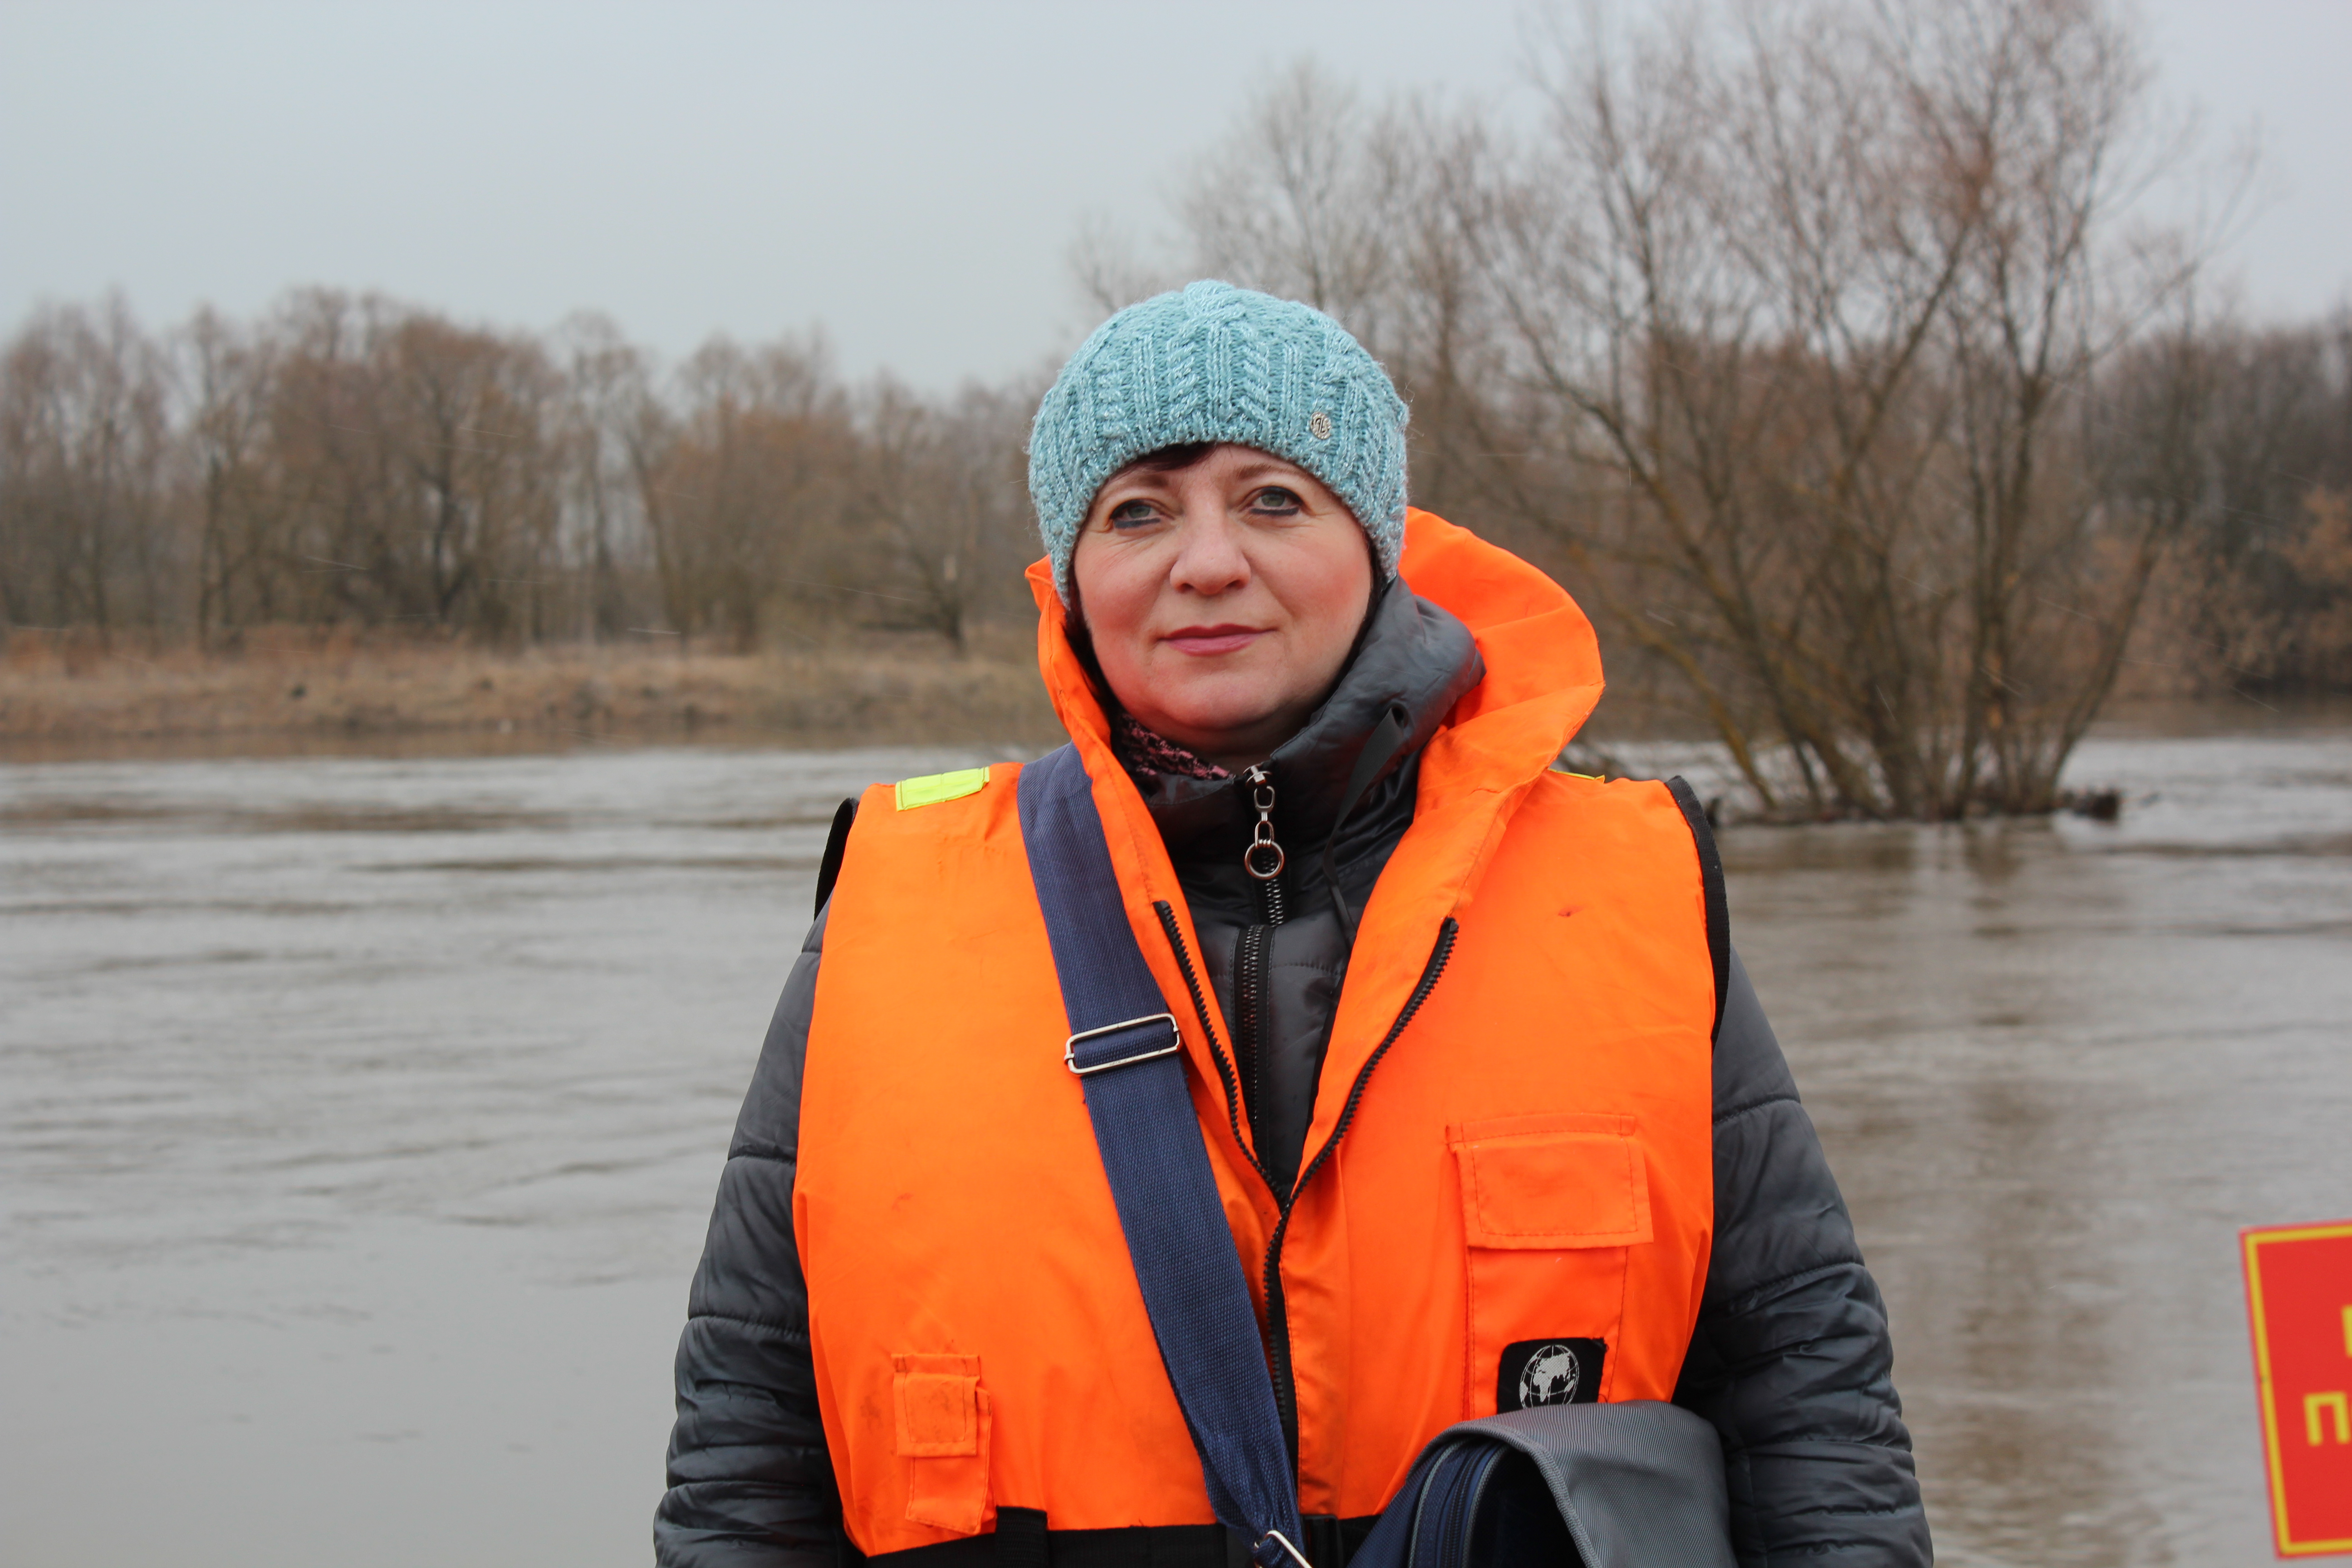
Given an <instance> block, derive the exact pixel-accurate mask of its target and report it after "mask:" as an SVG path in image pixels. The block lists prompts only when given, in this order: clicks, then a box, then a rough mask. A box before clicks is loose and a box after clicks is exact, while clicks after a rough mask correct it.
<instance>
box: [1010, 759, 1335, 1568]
mask: <svg viewBox="0 0 2352 1568" xmlns="http://www.w3.org/2000/svg"><path fill="white" fill-rule="evenodd" d="M1016 804H1017V806H1018V809H1019V812H1020V816H1021V841H1022V844H1023V847H1024V848H1026V849H1027V851H1028V855H1029V875H1030V879H1031V880H1032V881H1033V882H1034V884H1035V885H1036V889H1037V907H1038V909H1039V910H1041V911H1043V913H1044V914H1045V935H1046V937H1047V939H1048V941H1049V942H1051V944H1052V946H1053V950H1054V973H1055V978H1056V979H1058V980H1059V981H1060V982H1061V986H1062V1007H1063V1011H1064V1012H1065V1013H1066V1015H1067V1016H1068V1018H1069V1023H1070V1037H1069V1040H1068V1042H1067V1044H1066V1045H1065V1046H1064V1047H1063V1055H1062V1059H1063V1061H1064V1062H1065V1063H1066V1065H1067V1066H1068V1068H1069V1069H1070V1071H1071V1072H1073V1073H1075V1074H1076V1075H1077V1079H1078V1083H1079V1086H1080V1089H1081V1092H1083V1093H1084V1095H1085V1096H1086V1102H1087V1117H1088V1119H1089V1120H1091V1121H1093V1123H1094V1129H1095V1148H1096V1151H1097V1152H1098V1153H1099V1154H1100V1155H1101V1156H1102V1163H1103V1173H1104V1174H1105V1175H1106V1176H1108V1178H1109V1179H1110V1195H1111V1201H1112V1203H1113V1204H1114V1205H1117V1207H1118V1224H1119V1229H1120V1230H1121V1232H1123V1233H1124V1234H1125V1236H1126V1237H1127V1253H1128V1260H1129V1263H1131V1264H1132V1265H1133V1266H1134V1268H1135V1279H1136V1283H1137V1284H1138V1285H1139V1286H1140V1287H1141V1289H1142V1292H1143V1306H1144V1310H1145V1311H1146V1312H1147V1313H1149V1314H1150V1319H1151V1332H1152V1336H1153V1337H1154V1338H1155V1339H1157V1340H1158V1341H1159V1342H1160V1361H1161V1362H1162V1363H1164V1364H1165V1365H1166V1367H1167V1369H1168V1381H1169V1384H1171V1386H1172V1387H1173V1388H1174V1389H1175V1391H1176V1403H1177V1404H1178V1405H1180V1406H1181V1407H1182V1409H1183V1412H1184V1424H1185V1426H1187V1427H1189V1428H1190V1429H1191V1431H1192V1445H1193V1447H1195V1448H1197V1449H1198V1450H1199V1451H1200V1456H1201V1473H1202V1479H1203V1480H1204V1481H1206V1483H1207V1486H1208V1493H1209V1504H1210V1507H1211V1508H1212V1509H1213V1510H1215V1513H1216V1516H1217V1521H1218V1522H1219V1523H1221V1524H1223V1525H1224V1526H1225V1527H1226V1528H1227V1529H1229V1530H1232V1531H1236V1532H1237V1533H1238V1534H1239V1535H1240V1536H1241V1538H1242V1540H1243V1541H1244V1542H1247V1543H1249V1552H1250V1556H1251V1558H1252V1560H1254V1561H1255V1563H1257V1564H1258V1568H1307V1560H1306V1559H1305V1558H1304V1557H1302V1556H1300V1555H1299V1549H1298V1547H1297V1545H1296V1544H1295V1542H1297V1541H1298V1539H1299V1525H1298V1494H1297V1484H1296V1483H1295V1482H1294V1481H1293V1480H1292V1479H1291V1475H1290V1456H1289V1450H1288V1447H1287V1446H1286V1444H1285V1443H1284V1442H1283V1437H1282V1421H1281V1417H1280V1416H1279V1415H1276V1411H1275V1404H1274V1380H1273V1376H1272V1374H1271V1373H1269V1372H1268V1371H1267V1370H1266V1363H1265V1342H1264V1341H1263V1340H1262V1339H1260V1337H1259V1335H1258V1326H1257V1314H1256V1311H1255V1309H1254V1308H1253V1307H1252V1306H1251V1305H1250V1294H1249V1284H1248V1282H1247V1281H1246V1280H1244V1279H1243V1278H1242V1264H1241V1257H1240V1254H1239V1253H1238V1252H1237V1251H1236V1249H1235V1248H1234V1233H1233V1227H1232V1226H1229V1225H1227V1224H1226V1223H1225V1211H1224V1205H1223V1203H1221V1202H1220V1201H1219V1199H1218V1197H1217V1181H1216V1177H1215V1175H1214V1174H1213V1173H1212V1172H1211V1171H1210V1169H1209V1152H1208V1149H1207V1146H1206V1145H1205V1144H1204V1143H1203V1142H1202V1133H1201V1119H1200V1117H1199V1116H1198V1115H1197V1114H1196V1113H1195V1112H1194V1111H1193V1110H1192V1090H1191V1089H1190V1088H1189V1087H1187V1085H1186V1083H1185V1081H1184V1055H1183V1043H1182V1041H1181V1038H1180V1037H1179V1036H1178V1034H1177V1029H1176V1017H1175V1014H1174V1013H1173V1012H1172V1011H1171V1009H1170V1008H1169V1005H1168V1000H1167V998H1166V997H1165V996H1163V995H1161V994H1160V984H1159V982H1158V981H1156V980H1154V979H1153V978H1152V977H1151V967H1150V964H1149V963H1146V962H1145V961H1144V957H1143V950H1142V949H1141V948H1140V947H1139V946H1137V945H1136V941H1135V929H1134V928H1133V927H1132V926H1130V925H1129V923H1128V919H1127V909H1126V905H1125V902H1124V900H1122V899H1121V897H1120V894H1119V889H1118V876H1117V874H1116V873H1115V872H1114V871H1113V870H1112V868H1111V863H1110V847H1109V846H1108V844H1107V843H1106V842H1104V839H1103V825H1102V818H1101V816H1099V815H1098V814H1097V812H1096V810H1095V797H1094V786H1093V784H1091V783H1090V782H1089V781H1088V779H1087V770H1086V764H1085V763H1082V762H1081V761H1080V760H1079V758H1078V753H1077V752H1076V748H1074V747H1070V746H1063V747H1062V748H1060V749H1059V750H1057V751H1055V752H1049V753H1048V754H1047V755H1045V757H1042V758H1040V759H1039V760H1038V761H1036V762H1034V763H1030V764H1029V765H1028V766H1026V767H1024V768H1023V769H1022V770H1021V784H1020V789H1019V795H1018V797H1017V801H1016ZM1040 1048H1042V1046H1041V1047H1040Z"/></svg>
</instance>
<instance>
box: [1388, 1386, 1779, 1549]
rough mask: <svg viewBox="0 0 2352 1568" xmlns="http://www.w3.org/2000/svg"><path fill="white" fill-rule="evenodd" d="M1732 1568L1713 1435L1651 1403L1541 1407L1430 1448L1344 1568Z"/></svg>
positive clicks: (1493, 1419) (1442, 1437)
mask: <svg viewBox="0 0 2352 1568" xmlns="http://www.w3.org/2000/svg"><path fill="white" fill-rule="evenodd" d="M1538 1565H1541V1568H1735V1564H1734V1562H1733V1558H1732V1554H1731V1503H1730V1499H1729V1496H1728V1494H1727V1491H1726V1489H1725V1485H1724V1476H1723V1447H1722V1444H1721V1443H1720V1442H1719V1441H1718V1440H1717V1436H1716V1432H1715V1428H1714V1427H1713V1426H1709V1425H1708V1424H1707V1423H1706V1421H1705V1420H1704V1419H1702V1418H1701V1417H1699V1416H1696V1415H1692V1414H1691V1413H1690V1412H1689V1411H1687V1410H1685V1409H1683V1408H1682V1407H1681V1406H1679V1405H1667V1404H1664V1403H1663V1402H1660V1401H1657V1400H1633V1401H1628V1402H1626V1403H1624V1404H1619V1405H1546V1406H1541V1407H1538V1408H1536V1409H1532V1410H1514V1411H1511V1412H1509V1413H1507V1414H1506V1415H1490V1416H1487V1417H1486V1419H1484V1420H1480V1421H1465V1422H1462V1423H1461V1424H1459V1425H1458V1426H1449V1427H1447V1428H1446V1429H1445V1430H1444V1432H1441V1433H1439V1434H1438V1435H1437V1436H1435V1437H1434V1438H1433V1439H1431V1441H1430V1444H1429V1447H1426V1448H1424V1449H1423V1450H1422V1454H1421V1458H1418V1459H1416V1460H1414V1461H1413V1467H1412V1473H1411V1474H1410V1475H1409V1476H1407V1477H1406V1479H1405V1484H1404V1487H1403V1489H1402V1490H1400V1491H1399V1492H1398V1493H1397V1495H1396V1497H1395V1499H1394V1500H1392V1501H1391V1502H1390V1504H1389V1506H1388V1507H1387V1508H1386V1509H1385V1510H1382V1511H1381V1521H1380V1523H1379V1524H1378V1525H1376V1526H1374V1527H1373V1530H1372V1533H1371V1535H1370V1537H1369V1538H1367V1539H1366V1541H1365V1542H1364V1544H1363V1546H1362V1548H1361V1549H1360V1551H1359V1552H1357V1553H1356V1556H1355V1558H1354V1561H1353V1563H1352V1564H1351V1568H1538Z"/></svg>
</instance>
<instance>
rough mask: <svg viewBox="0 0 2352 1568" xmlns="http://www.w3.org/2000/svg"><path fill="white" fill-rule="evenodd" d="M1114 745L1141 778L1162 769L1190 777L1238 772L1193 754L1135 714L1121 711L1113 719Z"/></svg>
mask: <svg viewBox="0 0 2352 1568" xmlns="http://www.w3.org/2000/svg"><path fill="white" fill-rule="evenodd" d="M1110 743H1111V749H1112V750H1113V751H1115V752H1118V760H1119V761H1120V762H1121V763H1125V764H1126V765H1127V771H1128V772H1129V773H1133V774H1134V775H1135V776H1136V777H1138V778H1146V779H1148V778H1153V777H1156V776H1158V775H1159V774H1160V773H1174V774H1176V775H1178V776H1179V777H1181V778H1188V779H1229V778H1231V777H1233V776H1234V775H1233V774H1231V773H1227V772H1226V771H1225V770H1224V769H1223V768H1221V767H1219V766H1217V764H1216V763H1213V762H1210V761H1208V760H1207V759H1206V758H1203V757H1198V756H1195V755H1193V754H1192V752H1189V751H1186V750H1185V749H1184V748H1183V747H1181V746H1180V745H1178V744H1177V743H1176V742H1173V741H1171V740H1170V739H1169V738H1168V737H1167V736H1165V735H1162V734H1160V733H1158V732H1156V731H1150V730H1147V729H1145V728H1144V727H1143V726H1142V725H1140V724H1139V723H1137V722H1136V721H1135V718H1134V716H1133V715H1132V714H1128V713H1121V714H1119V715H1118V718H1116V719H1114V720H1113V721H1111V727H1110Z"/></svg>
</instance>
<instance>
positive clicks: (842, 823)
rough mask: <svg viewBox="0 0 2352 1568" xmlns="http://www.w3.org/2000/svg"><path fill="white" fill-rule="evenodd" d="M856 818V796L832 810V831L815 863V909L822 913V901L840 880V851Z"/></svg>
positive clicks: (846, 844)
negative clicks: (818, 859)
mask: <svg viewBox="0 0 2352 1568" xmlns="http://www.w3.org/2000/svg"><path fill="white" fill-rule="evenodd" d="M856 820H857V797H856V795H851V796H850V797H849V798H848V799H847V800H845V801H843V802H842V803H841V805H839V806H838V807H837V808H836V809H835V811H834V814H833V832H832V834H831V835H830V836H829V837H827V838H826V839H825V841H824V859H822V860H820V861H818V862H817V864H816V910H815V911H814V912H815V913H817V914H823V913H824V901H825V900H827V899H829V898H831V897H833V885H834V884H835V882H837V881H839V880H841V856H842V852H843V851H844V850H845V849H847V848H848V847H849V826H850V824H852V823H854V822H856Z"/></svg>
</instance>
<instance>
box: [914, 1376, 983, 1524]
mask: <svg viewBox="0 0 2352 1568" xmlns="http://www.w3.org/2000/svg"><path fill="white" fill-rule="evenodd" d="M890 1370H891V1376H890V1396H891V1402H892V1404H893V1405H895V1406H896V1407H897V1410H896V1413H897V1416H898V1438H897V1441H896V1443H895V1444H894V1445H893V1450H892V1451H893V1452H895V1453H896V1454H897V1455H898V1458H900V1459H902V1460H904V1461H905V1462H906V1467H907V1517H908V1519H910V1520H912V1521H915V1522H916V1523H917V1524H928V1525H930V1526H931V1527H933V1528H934V1529H938V1530H949V1531H955V1532H956V1533H957V1534H959V1535H977V1534H979V1533H980V1532H981V1531H982V1530H984V1529H986V1528H987V1526H988V1523H989V1521H990V1520H991V1518H992V1517H993V1515H994V1514H995V1512H996V1509H995V1506H994V1504H993V1502H992V1500H991V1498H990V1497H989V1489H988V1446H989V1413H988V1390H986V1389H985V1388H982V1386H981V1385H980V1358H979V1357H978V1356H972V1355H924V1354H916V1353H908V1354H900V1355H893V1356H892V1357H891V1358H890Z"/></svg>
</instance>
